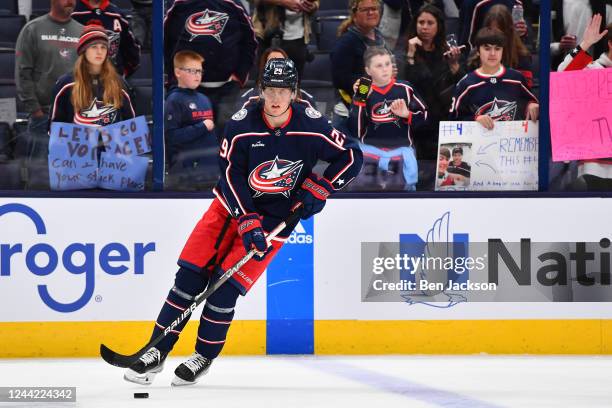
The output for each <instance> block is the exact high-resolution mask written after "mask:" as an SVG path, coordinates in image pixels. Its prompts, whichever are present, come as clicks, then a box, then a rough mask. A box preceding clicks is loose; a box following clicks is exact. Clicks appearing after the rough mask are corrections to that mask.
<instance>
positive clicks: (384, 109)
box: [348, 80, 427, 147]
mask: <svg viewBox="0 0 612 408" xmlns="http://www.w3.org/2000/svg"><path fill="white" fill-rule="evenodd" d="M396 99H404V100H405V101H406V106H407V107H408V110H409V111H410V115H409V116H408V118H400V117H398V116H396V115H394V114H393V112H391V103H393V101H395V100H396ZM426 121H427V107H426V106H425V103H424V102H423V100H422V99H421V98H420V97H419V96H418V95H417V93H416V92H415V90H414V88H413V87H412V85H410V83H408V82H405V81H396V80H392V81H391V82H390V83H389V85H387V86H386V87H384V88H379V87H377V86H376V85H372V93H371V94H370V96H368V99H367V100H366V102H365V104H364V103H359V102H356V101H353V105H352V107H351V112H350V115H349V121H348V127H349V130H350V132H351V133H352V136H355V137H358V138H359V139H360V140H361V141H362V142H363V143H367V144H369V145H373V146H377V147H397V146H412V137H411V134H410V133H411V129H413V128H415V127H419V126H421V125H422V124H423V123H425V122H426Z"/></svg>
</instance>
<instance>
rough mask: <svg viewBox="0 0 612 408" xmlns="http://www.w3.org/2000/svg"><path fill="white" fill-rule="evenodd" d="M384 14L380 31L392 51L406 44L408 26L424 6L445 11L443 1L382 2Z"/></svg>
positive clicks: (404, 0)
mask: <svg viewBox="0 0 612 408" xmlns="http://www.w3.org/2000/svg"><path fill="white" fill-rule="evenodd" d="M382 2H383V12H382V17H381V19H380V25H379V27H378V28H379V30H380V32H381V33H382V34H383V37H384V38H385V42H386V44H387V47H388V48H389V49H391V50H394V51H395V49H396V47H397V46H400V45H403V44H404V43H405V39H406V34H407V31H408V26H409V25H410V22H411V21H412V19H413V16H414V15H415V14H416V13H417V10H419V9H420V8H421V7H422V6H423V5H424V4H423V3H426V4H431V5H433V6H435V7H437V8H438V9H440V10H443V9H444V2H443V1H442V0H427V1H426V2H425V1H423V0H382Z"/></svg>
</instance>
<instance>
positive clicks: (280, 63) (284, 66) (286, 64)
mask: <svg viewBox="0 0 612 408" xmlns="http://www.w3.org/2000/svg"><path fill="white" fill-rule="evenodd" d="M297 82H298V74H297V69H296V68H295V64H294V63H293V61H291V60H290V59H288V58H272V59H271V60H269V61H268V62H266V66H265V68H264V71H263V75H262V76H261V87H262V89H263V88H266V87H271V88H291V89H292V90H295V89H296V88H297Z"/></svg>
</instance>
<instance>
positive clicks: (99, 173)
mask: <svg viewBox="0 0 612 408" xmlns="http://www.w3.org/2000/svg"><path fill="white" fill-rule="evenodd" d="M150 151H151V136H150V133H149V128H148V126H147V123H146V120H145V119H144V117H142V116H140V117H137V118H134V119H130V120H126V121H123V122H118V123H115V124H113V125H109V126H105V127H100V128H94V127H88V126H80V125H74V124H69V123H58V122H54V123H52V124H51V137H50V140H49V175H50V180H51V188H52V189H53V190H77V189H86V188H96V187H100V188H104V189H109V190H118V191H141V190H143V189H144V180H145V176H146V172H147V165H148V161H149V160H148V158H147V157H141V156H139V155H141V154H145V153H148V152H150Z"/></svg>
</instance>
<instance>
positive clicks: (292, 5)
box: [253, 0, 319, 79]
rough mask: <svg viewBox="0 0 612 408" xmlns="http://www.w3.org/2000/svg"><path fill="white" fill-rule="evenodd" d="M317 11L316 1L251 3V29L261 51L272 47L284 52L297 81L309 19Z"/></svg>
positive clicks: (304, 56)
mask: <svg viewBox="0 0 612 408" xmlns="http://www.w3.org/2000/svg"><path fill="white" fill-rule="evenodd" d="M318 8H319V0H255V14H254V16H253V26H254V28H255V33H256V34H257V37H259V39H260V44H261V49H267V48H269V47H272V46H274V47H280V48H282V49H283V50H285V52H286V53H287V55H288V56H289V59H291V60H293V62H294V63H295V66H296V68H297V70H298V79H300V78H302V73H303V72H304V64H305V63H306V60H307V55H308V49H307V48H306V44H308V43H309V42H310V35H311V33H312V28H311V18H312V16H313V14H314V13H315V12H316V11H317V10H318ZM260 72H261V71H260Z"/></svg>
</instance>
